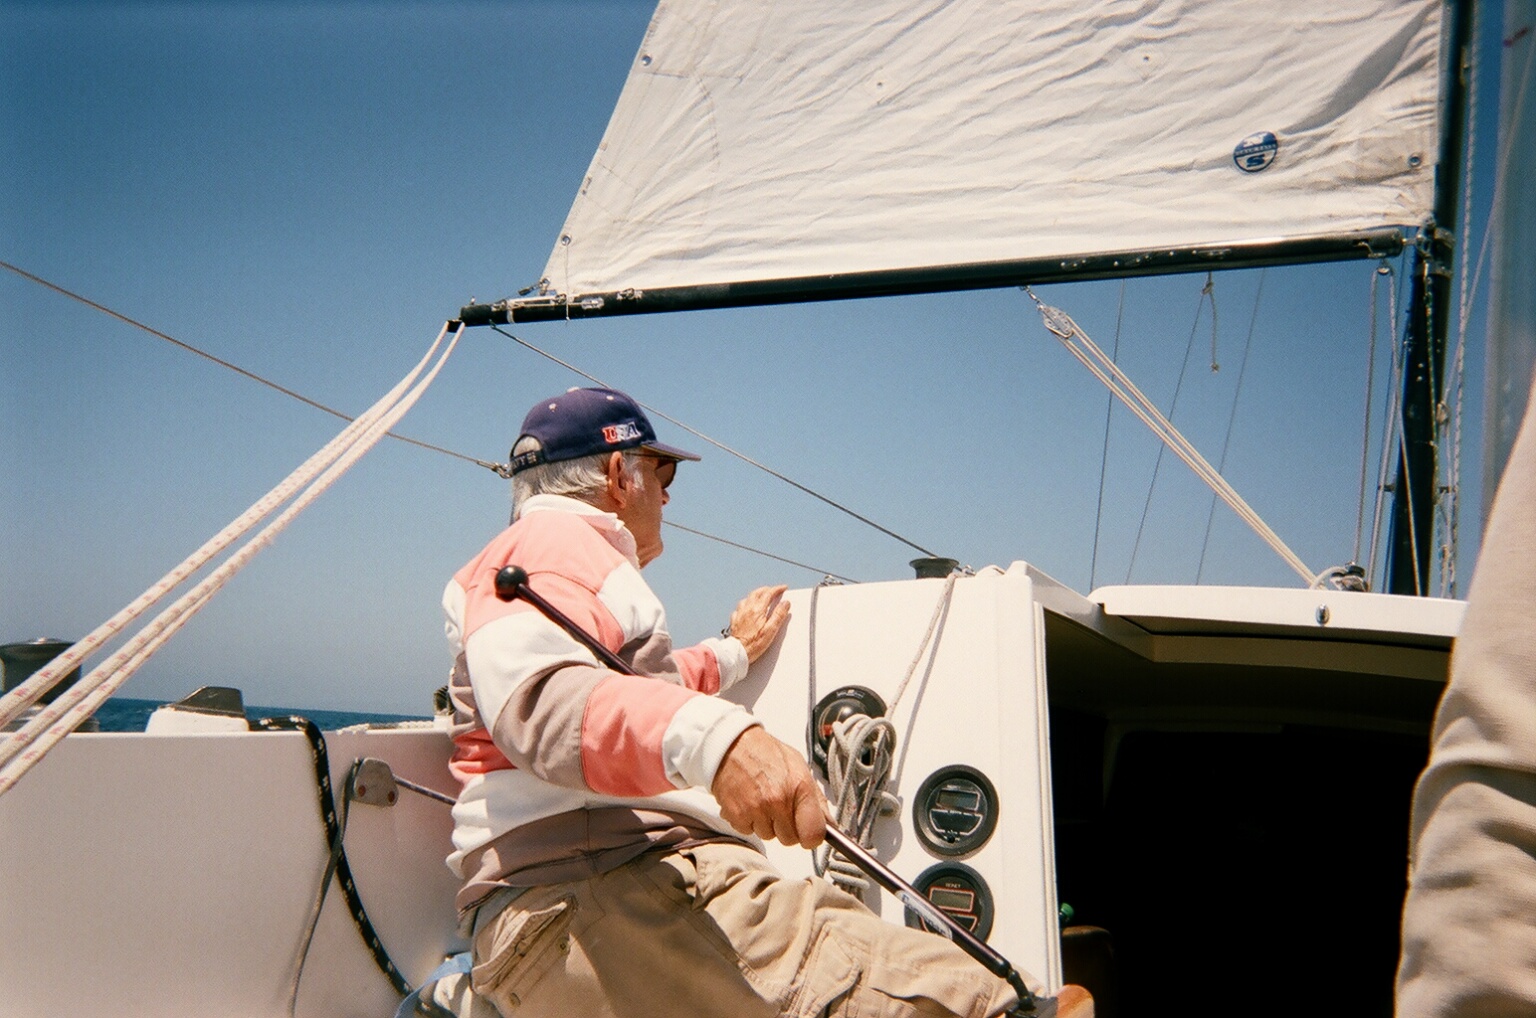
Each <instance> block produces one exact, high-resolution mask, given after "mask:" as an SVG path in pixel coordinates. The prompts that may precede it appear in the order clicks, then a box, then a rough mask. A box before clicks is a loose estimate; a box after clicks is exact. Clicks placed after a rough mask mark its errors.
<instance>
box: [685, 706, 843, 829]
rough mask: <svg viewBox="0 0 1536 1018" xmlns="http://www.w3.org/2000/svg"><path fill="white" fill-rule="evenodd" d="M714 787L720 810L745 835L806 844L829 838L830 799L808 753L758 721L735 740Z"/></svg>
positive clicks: (726, 819) (716, 776) (726, 755)
mask: <svg viewBox="0 0 1536 1018" xmlns="http://www.w3.org/2000/svg"><path fill="white" fill-rule="evenodd" d="M710 791H711V792H713V793H714V795H715V799H716V800H717V801H718V802H719V803H720V815H721V816H722V817H724V818H725V821H726V822H727V823H729V824H730V825H731V826H732V827H734V828H736V829H737V830H738V831H740V832H741V833H743V834H755V835H757V836H758V837H760V838H762V839H764V840H765V841H766V840H768V839H771V838H778V839H779V840H780V841H782V842H783V843H784V844H786V845H803V846H804V847H806V848H815V847H816V846H817V845H819V844H821V842H822V840H823V839H824V838H825V837H826V834H827V806H826V798H825V797H824V796H823V795H822V794H821V788H820V787H819V786H818V785H817V784H816V779H815V778H814V777H812V776H811V768H810V766H809V765H807V764H806V762H805V757H803V756H801V755H800V754H799V753H797V752H795V751H794V750H793V749H791V748H790V747H789V746H787V745H785V744H784V743H782V742H780V741H779V740H778V739H775V738H774V737H773V736H771V735H769V734H768V732H767V731H766V730H765V729H763V728H762V727H761V726H760V725H754V726H753V727H751V728H748V729H747V730H746V731H744V732H742V733H741V735H739V736H738V737H737V739H736V741H735V742H734V743H732V744H731V748H730V749H729V750H727V751H726V754H725V758H724V759H723V760H721V761H720V769H719V770H717V771H716V772H715V780H714V784H712V785H711V786H710Z"/></svg>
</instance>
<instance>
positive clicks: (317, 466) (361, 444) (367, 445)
mask: <svg viewBox="0 0 1536 1018" xmlns="http://www.w3.org/2000/svg"><path fill="white" fill-rule="evenodd" d="M463 329H464V327H463V325H459V326H458V328H457V329H456V330H455V331H454V334H453V339H452V341H451V342H450V343H449V344H448V347H447V349H445V350H444V351H443V353H442V355H441V357H439V358H438V360H437V363H436V364H434V365H433V366H432V369H431V371H430V372H428V374H427V375H426V377H424V378H422V379H421V381H420V382H419V383H417V384H416V385H415V388H414V389H411V391H410V392H409V394H408V395H405V396H404V397H403V398H401V395H400V394H401V392H402V390H403V389H404V388H406V387H407V386H409V385H410V384H411V383H412V382H413V381H414V380H415V379H416V378H417V377H418V376H420V374H421V371H422V369H423V368H424V367H425V366H426V364H427V363H428V362H429V361H430V359H431V358H432V356H433V354H434V353H435V352H436V351H437V349H438V348H439V347H440V346H441V345H442V341H443V338H444V336H445V335H447V333H448V327H447V326H444V328H443V330H442V332H441V333H439V335H438V337H437V340H436V341H435V342H434V343H433V344H432V347H431V349H430V350H429V351H428V352H427V355H426V357H424V358H423V359H422V361H421V363H419V364H417V366H416V367H415V368H414V369H413V370H412V371H411V373H410V374H408V375H407V376H406V378H405V379H404V380H402V382H401V384H400V385H397V386H396V387H395V388H394V389H392V390H390V392H389V394H387V395H386V396H385V397H384V399H382V400H380V401H379V403H377V404H375V405H374V407H372V408H370V409H369V411H368V413H366V414H364V415H363V416H362V417H360V418H359V419H358V422H354V423H353V424H351V425H348V427H347V428H345V429H343V431H342V433H341V434H340V435H338V436H337V437H336V438H335V439H332V441H331V442H329V443H327V445H326V446H325V448H324V449H322V451H321V453H317V454H316V455H315V456H313V457H311V458H310V459H309V460H307V461H306V462H305V464H304V465H303V466H301V467H300V468H299V470H298V471H295V473H294V474H292V475H290V477H289V478H288V479H286V480H285V481H284V483H283V484H280V485H279V486H278V487H277V488H274V489H273V492H274V493H276V492H279V491H286V492H287V494H285V495H283V496H282V497H281V498H279V499H278V500H277V502H276V503H275V504H281V502H282V501H285V500H286V498H287V497H288V495H291V494H292V492H293V490H294V489H295V488H296V487H297V486H300V485H304V484H308V487H307V488H306V489H305V490H304V492H303V493H302V494H301V495H300V496H299V497H298V498H297V499H295V500H294V501H293V503H292V504H291V505H289V506H288V508H287V509H285V510H284V511H283V512H282V513H281V514H279V515H278V516H277V517H276V518H275V519H274V520H273V521H272V522H271V523H269V524H268V525H267V526H266V527H265V528H264V529H263V530H262V531H261V532H260V533H259V534H257V535H256V536H255V537H254V538H252V539H251V540H250V541H249V542H247V543H246V544H245V545H244V546H242V547H241V548H240V549H239V550H238V551H237V552H236V553H235V554H233V555H231V556H230V558H229V559H228V560H227V561H225V562H224V563H223V564H222V565H221V566H219V568H218V569H216V570H215V571H214V572H213V573H211V574H210V575H209V576H208V577H207V578H206V579H204V580H203V581H202V582H201V583H200V584H198V585H197V586H196V587H195V588H193V589H192V590H191V591H189V592H188V593H187V594H185V595H183V596H182V597H181V598H180V599H178V600H177V601H176V602H175V603H174V604H172V605H171V606H170V607H169V608H167V609H166V610H165V611H163V612H162V613H161V614H160V615H159V616H157V617H156V618H155V619H154V620H153V621H152V622H150V623H149V624H148V625H146V626H145V627H144V628H143V629H142V630H140V631H139V633H138V634H137V635H135V636H134V638H133V639H131V640H130V641H129V642H128V643H127V644H125V645H124V646H123V647H122V648H121V649H119V650H118V651H117V652H116V653H114V654H113V655H112V656H111V657H109V658H108V659H107V660H106V661H104V662H103V663H102V664H101V665H99V666H98V667H96V668H95V669H93V670H92V671H91V672H90V674H89V675H87V676H85V677H84V678H83V679H81V680H80V681H79V682H77V683H75V685H73V686H72V687H70V688H69V689H68V690H66V691H64V692H63V693H62V694H61V695H60V696H59V697H58V698H57V699H56V700H55V701H54V702H53V703H51V704H49V705H48V706H46V707H44V708H43V709H42V710H40V711H39V712H38V713H37V714H36V715H35V716H34V717H33V718H31V719H30V720H29V721H28V722H27V724H26V725H25V726H23V728H22V729H21V731H20V732H18V733H17V734H16V735H14V736H13V737H12V738H11V739H9V740H7V742H6V743H5V744H4V745H0V764H3V765H4V766H0V795H3V794H4V793H5V792H6V791H8V790H9V789H10V788H12V787H13V786H14V785H15V784H16V782H17V781H18V780H20V778H21V777H22V775H24V774H25V773H26V772H27V771H28V770H30V769H31V767H32V766H33V765H34V764H36V763H37V761H38V760H40V759H42V757H43V756H44V755H45V754H46V753H47V752H48V750H49V749H51V748H52V747H53V746H54V745H56V744H57V743H58V742H59V740H61V739H62V738H63V737H64V736H65V735H67V734H68V733H69V732H71V731H73V730H74V729H75V728H76V727H78V726H79V724H80V723H81V722H83V721H84V720H85V719H86V718H88V717H90V716H91V714H92V713H93V712H94V711H95V710H96V709H97V708H98V707H100V705H101V704H102V703H104V702H105V701H106V700H107V699H108V698H109V697H110V696H112V695H113V693H115V692H116V691H117V690H118V689H119V688H121V686H122V685H123V683H125V682H126V681H127V680H128V678H129V677H130V676H131V675H132V674H133V673H134V672H135V671H136V670H137V669H138V668H139V666H140V665H142V664H143V663H144V662H145V661H147V660H148V659H149V657H150V656H151V655H152V654H154V652H155V651H156V650H157V649H158V648H159V647H160V646H161V645H163V644H164V643H165V642H166V641H167V640H168V639H170V637H171V636H172V635H173V634H174V633H175V632H176V631H177V630H178V629H180V628H181V626H182V625H184V624H185V623H186V622H187V621H188V620H190V619H191V617H192V616H193V615H195V614H196V613H197V611H198V610H199V609H201V608H202V607H203V605H205V604H207V603H208V601H209V600H211V599H212V597H213V595H214V594H216V593H217V592H218V591H219V590H220V589H221V588H222V587H223V586H224V584H225V583H227V582H228V581H229V579H230V578H231V577H232V576H233V575H234V574H235V573H237V572H239V570H240V569H242V568H243V567H244V566H245V565H246V564H247V563H249V562H250V560H251V559H252V558H254V557H255V556H256V554H257V553H258V552H260V551H261V550H263V549H264V548H266V547H267V546H268V545H270V544H271V543H272V541H273V540H275V539H276V537H277V535H278V534H279V533H281V532H282V530H283V529H284V528H286V527H287V526H288V524H289V523H291V522H292V521H293V519H294V518H295V517H297V516H298V514H299V513H301V512H303V511H304V510H305V509H306V508H308V507H309V505H310V504H311V503H313V502H314V500H315V499H317V498H319V497H320V495H321V494H323V493H324V492H325V491H326V489H328V488H329V487H330V486H331V485H332V484H333V483H335V481H336V480H337V479H338V478H339V477H340V476H341V475H342V474H344V473H345V472H346V471H347V470H348V469H350V468H351V466H352V465H353V464H354V463H356V462H357V460H358V459H360V458H361V457H362V456H363V454H365V453H366V452H368V450H369V449H371V448H373V446H374V445H376V444H377V443H378V442H379V441H380V440H381V439H383V438H384V436H385V434H387V433H388V431H389V430H390V429H391V428H392V427H394V425H395V424H396V423H398V421H399V420H400V419H401V418H402V417H404V416H405V414H406V412H407V411H409V410H410V409H411V407H412V406H414V405H415V403H416V401H417V400H419V399H420V398H421V395H422V394H423V393H424V392H425V391H426V389H427V387H428V386H429V385H431V383H432V381H433V380H434V379H435V378H436V377H437V373H438V372H439V371H441V370H442V367H443V365H444V364H445V363H446V362H447V360H448V357H449V355H450V354H452V352H453V349H454V347H455V346H456V345H457V343H458V339H459V336H460V335H461V334H462V332H463ZM359 422H367V423H366V424H364V426H363V427H362V428H361V429H359V428H358V426H357V425H358V423H359ZM326 460H328V461H329V463H328V464H327V462H325V461H326ZM322 469H323V473H319V476H318V478H316V473H317V472H319V471H320V470H322ZM295 479H297V480H295ZM271 498H272V494H271V493H269V495H268V496H267V498H264V499H263V500H262V501H261V502H258V503H257V505H256V506H253V507H252V509H251V510H249V511H247V513H246V514H243V515H242V516H241V517H239V518H238V519H237V520H236V521H235V522H234V523H232V524H231V525H230V526H229V527H228V528H226V529H225V531H223V532H221V533H220V534H219V535H217V536H215V538H214V539H213V540H211V541H209V542H208V544H205V545H204V547H203V548H202V549H199V551H198V552H197V553H195V554H194V556H192V558H197V557H198V556H200V555H202V554H203V552H204V551H206V550H207V549H208V548H209V547H210V546H213V545H218V547H220V548H222V547H227V546H228V545H229V543H231V542H232V541H233V540H234V539H235V538H236V537H238V536H240V535H241V534H243V533H245V532H246V531H248V530H250V529H251V527H252V526H254V524H255V523H256V522H258V521H259V520H260V518H261V517H262V516H265V515H266V514H267V513H269V512H270V509H267V510H265V511H263V512H262V513H261V514H260V515H259V516H256V517H255V518H254V519H248V517H250V516H251V514H252V513H253V512H255V511H256V510H257V509H258V508H260V507H261V506H263V505H264V504H265V503H266V502H267V501H268V500H269V499H271ZM275 504H274V507H275ZM209 554H212V552H210V553H209ZM188 561H189V562H190V561H192V559H191V558H189V559H188ZM203 561H204V562H206V561H207V559H206V558H204V559H203ZM182 566H183V567H184V566H186V563H183V564H182ZM189 571H190V570H189ZM177 573H181V578H182V579H184V578H185V576H186V573H184V572H182V567H178V569H177V570H173V571H172V574H168V578H169V577H170V576H172V575H175V574H177ZM165 582H166V581H165V580H162V581H161V583H160V584H157V585H156V586H155V587H152V588H151V589H150V590H149V591H147V592H146V593H145V595H143V596H141V598H140V599H139V600H137V601H135V602H134V604H132V605H130V606H129V608H128V609H125V610H124V611H123V612H121V613H119V615H118V616H114V617H113V619H112V620H110V621H109V622H108V623H107V624H104V625H103V626H101V627H98V629H97V630H96V631H94V632H93V633H92V634H91V637H88V638H87V639H92V638H95V639H94V644H93V645H99V644H100V642H101V641H102V640H104V639H106V638H108V637H110V636H111V635H112V634H113V633H115V632H117V631H118V630H120V629H121V628H122V627H123V625H124V624H125V622H126V620H123V617H124V616H127V617H128V618H127V620H131V619H132V618H135V617H137V616H138V615H140V614H142V613H143V611H144V610H145V609H146V608H147V607H148V606H149V605H150V604H153V603H154V602H155V601H157V600H159V599H160V598H161V597H162V596H164V594H165V593H166V592H168V590H169V589H170V586H164V587H163V589H162V585H164V584H165ZM179 582H180V580H178V581H177V583H179ZM172 586H174V584H172ZM146 598H147V600H146ZM120 620H121V621H120ZM109 628H110V630H111V631H110V632H105V633H104V630H108V629H109ZM86 642H87V641H85V640H82V641H81V642H80V643H77V644H76V645H75V647H74V648H71V651H74V650H75V649H77V648H79V647H81V646H82V645H83V644H85V643H86ZM86 652H88V651H83V652H81V653H80V654H79V655H77V660H78V658H79V657H83V656H84V653H86ZM66 656H68V652H67V653H66V655H61V657H60V658H59V659H55V663H57V662H58V661H59V660H62V659H63V658H64V657H66ZM64 667H69V665H68V664H67V663H66V665H65V666H64ZM58 670H59V669H57V668H56V669H54V671H55V673H57V672H58ZM39 674H42V672H41V670H40V673H39ZM36 677H37V676H34V678H36ZM48 678H49V677H48V676H44V680H45V681H47V679H48ZM45 688H46V687H45ZM19 691H20V688H18V690H15V691H13V692H19ZM32 695H33V699H35V698H36V695H40V694H36V693H34V694H32ZM18 699H20V698H18Z"/></svg>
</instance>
